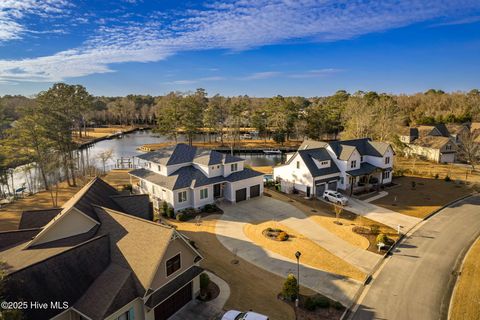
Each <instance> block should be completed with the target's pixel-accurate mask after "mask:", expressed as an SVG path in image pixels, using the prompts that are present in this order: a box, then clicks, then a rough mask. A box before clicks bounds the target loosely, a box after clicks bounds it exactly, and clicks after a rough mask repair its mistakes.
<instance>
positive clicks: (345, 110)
mask: <svg viewBox="0 0 480 320" xmlns="http://www.w3.org/2000/svg"><path fill="white" fill-rule="evenodd" d="M472 120H476V121H480V91H479V90H477V89H474V90H471V91H469V92H453V93H446V92H443V91H441V90H434V89H431V90H428V91H426V92H423V93H417V94H412V95H406V94H401V95H392V94H385V93H377V92H362V91H358V92H355V93H348V92H346V91H344V90H339V91H337V92H336V93H335V94H333V95H331V96H325V97H313V98H305V97H283V96H280V95H279V96H275V97H270V98H255V97H249V96H236V97H225V96H221V95H218V94H216V95H214V96H208V94H207V92H206V91H205V90H204V89H197V90H196V91H194V92H170V93H168V94H166V95H164V96H156V97H154V96H150V95H128V96H125V97H103V96H101V97H94V96H92V95H91V94H90V93H89V92H88V91H87V90H86V88H84V87H83V86H80V85H67V84H64V83H57V84H54V85H53V86H52V87H51V88H50V89H48V90H46V91H42V92H40V93H39V94H38V95H36V96H35V97H33V98H27V97H23V96H3V97H1V98H0V143H1V146H2V147H1V148H0V172H5V169H6V168H10V167H15V166H17V165H19V164H23V163H27V162H35V163H36V164H37V165H38V167H39V169H40V171H41V175H42V177H43V178H42V179H43V182H44V186H45V188H46V189H48V188H49V182H48V176H49V174H51V173H52V172H53V171H55V170H54V168H62V172H63V174H64V175H65V178H66V180H67V181H68V183H69V184H70V185H75V184H76V174H75V172H76V171H77V169H78V168H76V160H75V153H74V151H75V150H76V148H77V145H76V144H75V139H74V137H75V136H80V137H82V136H83V135H85V133H86V130H87V128H89V127H92V126H100V125H106V126H108V125H138V126H151V127H153V128H154V129H155V130H156V131H157V132H159V133H161V134H164V135H167V136H169V137H171V138H172V139H173V140H175V141H176V140H177V138H178V135H179V134H180V133H182V134H185V135H186V136H187V138H188V140H189V142H190V143H191V142H192V141H193V138H194V135H195V134H197V133H205V134H206V135H207V136H208V138H209V139H211V138H212V137H215V138H216V139H219V140H220V142H221V143H222V144H223V142H224V139H225V138H227V139H229V140H233V141H236V140H238V139H239V136H240V133H241V132H242V128H250V129H249V130H253V131H255V132H256V133H257V134H258V136H259V137H261V138H263V139H267V138H272V139H274V140H275V141H278V142H283V141H285V140H289V139H293V138H295V139H300V140H301V139H304V138H311V139H325V138H326V137H327V136H329V137H331V138H338V137H339V135H340V137H341V138H361V137H371V138H373V139H376V140H381V141H391V140H392V139H394V134H395V128H396V127H398V126H405V125H419V124H434V123H450V122H458V123H463V122H468V121H472ZM0 177H1V178H2V179H3V180H5V178H6V177H5V174H2V175H0ZM7 178H8V177H7ZM0 182H1V181H0ZM0 184H1V183H0Z"/></svg>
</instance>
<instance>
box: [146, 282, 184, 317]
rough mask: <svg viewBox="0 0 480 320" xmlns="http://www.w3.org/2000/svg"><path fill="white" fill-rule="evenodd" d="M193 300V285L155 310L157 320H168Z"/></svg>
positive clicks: (178, 292) (180, 291) (181, 290)
mask: <svg viewBox="0 0 480 320" xmlns="http://www.w3.org/2000/svg"><path fill="white" fill-rule="evenodd" d="M190 300H192V283H191V282H190V283H189V284H187V285H186V286H185V287H183V288H182V289H180V290H179V291H177V293H175V294H174V295H173V296H171V297H170V298H168V299H167V300H165V301H164V302H162V303H161V304H160V305H159V306H158V307H156V308H155V320H166V319H168V318H169V317H171V316H172V315H173V314H174V313H175V312H177V311H178V310H180V308H182V307H183V306H184V305H186V304H187V303H188V302H189V301H190Z"/></svg>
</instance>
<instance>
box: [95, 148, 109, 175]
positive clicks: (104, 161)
mask: <svg viewBox="0 0 480 320" xmlns="http://www.w3.org/2000/svg"><path fill="white" fill-rule="evenodd" d="M98 158H99V159H100V161H102V165H103V174H105V173H106V171H107V170H106V164H107V162H108V160H112V158H113V150H112V149H108V150H105V151H103V152H100V153H99V154H98Z"/></svg>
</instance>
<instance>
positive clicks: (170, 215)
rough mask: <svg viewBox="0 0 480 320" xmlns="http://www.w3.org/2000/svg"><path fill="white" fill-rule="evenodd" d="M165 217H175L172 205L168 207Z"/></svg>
mask: <svg viewBox="0 0 480 320" xmlns="http://www.w3.org/2000/svg"><path fill="white" fill-rule="evenodd" d="M167 217H169V218H170V219H173V218H175V210H174V209H173V208H172V207H168V211H167Z"/></svg>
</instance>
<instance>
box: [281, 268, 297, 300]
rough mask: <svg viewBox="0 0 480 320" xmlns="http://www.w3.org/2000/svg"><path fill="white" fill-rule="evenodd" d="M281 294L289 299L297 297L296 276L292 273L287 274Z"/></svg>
mask: <svg viewBox="0 0 480 320" xmlns="http://www.w3.org/2000/svg"><path fill="white" fill-rule="evenodd" d="M282 295H283V297H284V298H285V299H289V300H290V301H293V300H295V298H296V297H297V278H295V276H294V275H293V274H289V275H288V277H287V279H286V280H285V283H284V284H283V288H282Z"/></svg>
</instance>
